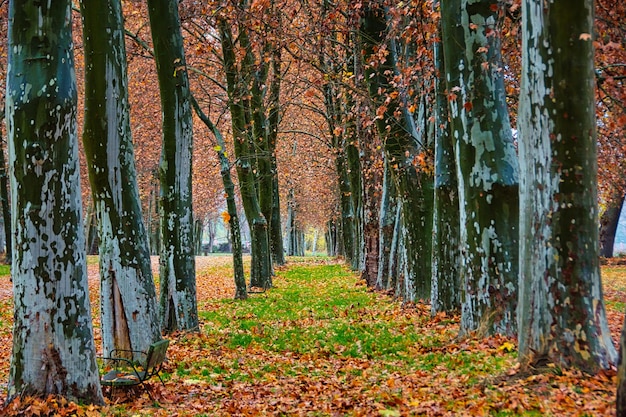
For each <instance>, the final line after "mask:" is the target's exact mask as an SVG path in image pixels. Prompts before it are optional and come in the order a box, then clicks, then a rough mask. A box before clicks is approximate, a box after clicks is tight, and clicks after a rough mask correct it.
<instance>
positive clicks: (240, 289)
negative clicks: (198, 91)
mask: <svg viewBox="0 0 626 417" xmlns="http://www.w3.org/2000/svg"><path fill="white" fill-rule="evenodd" d="M192 104H193V107H194V109H195V110H196V114H197V115H198V117H200V120H202V121H203V122H204V124H205V125H206V126H207V127H208V128H209V130H210V131H211V132H212V133H213V135H214V136H215V141H216V142H217V146H216V147H215V149H216V150H217V156H218V157H219V160H220V175H221V176H222V183H223V184H224V193H225V194H226V207H227V210H228V216H229V217H228V225H229V226H230V232H231V236H232V238H231V239H232V243H233V248H232V252H233V272H234V279H235V299H237V300H245V299H246V298H248V290H247V289H246V276H245V274H244V271H243V251H242V247H241V229H240V226H239V215H238V214H237V204H236V202H235V184H234V183H233V180H232V178H231V176H230V167H231V165H230V161H229V160H228V158H227V157H226V153H225V149H226V145H225V143H224V138H223V136H222V133H221V132H220V131H219V130H218V129H217V127H216V126H215V125H214V124H213V122H212V121H211V119H209V117H208V116H207V115H206V114H205V113H204V112H203V111H202V109H200V106H199V105H198V103H197V101H196V100H195V99H194V98H193V97H192ZM211 240H213V239H211Z"/></svg>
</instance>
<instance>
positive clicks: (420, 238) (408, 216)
mask: <svg viewBox="0 0 626 417" xmlns="http://www.w3.org/2000/svg"><path fill="white" fill-rule="evenodd" d="M359 33H360V34H361V40H362V42H363V48H364V53H363V56H364V59H365V61H366V64H367V65H366V69H365V79H366V80H367V83H368V89H369V94H370V97H371V98H372V102H373V104H374V107H375V117H374V120H375V121H376V126H377V128H378V132H379V134H380V136H381V137H382V140H383V143H384V149H385V156H386V158H387V161H388V163H389V164H390V165H389V166H390V172H391V174H392V178H393V179H394V182H395V189H396V192H397V196H398V204H400V206H401V210H402V211H401V212H402V223H401V225H402V235H401V238H400V240H399V243H401V246H402V248H401V251H400V252H402V251H406V256H405V257H404V260H405V261H406V272H407V276H406V279H405V281H404V283H403V284H404V285H405V286H404V289H403V291H402V293H403V295H404V296H405V297H406V298H407V299H408V300H414V299H420V300H429V299H430V291H431V268H430V265H431V260H432V258H431V251H432V233H431V230H432V201H433V189H432V174H428V173H426V172H424V171H422V170H420V169H419V168H418V167H419V162H418V161H419V160H420V158H425V155H426V154H427V153H428V145H427V138H426V135H425V134H424V130H422V131H421V132H418V131H417V129H416V127H415V121H414V119H413V116H412V114H411V112H410V111H409V106H408V104H407V103H408V100H409V97H408V96H407V93H406V91H407V90H408V89H406V90H405V89H401V88H400V87H399V85H398V83H397V82H396V81H395V80H396V79H397V78H402V77H401V75H400V64H399V53H398V44H397V41H396V39H395V38H394V37H393V36H391V37H390V38H389V39H386V36H387V35H388V28H387V16H386V14H385V10H384V8H383V7H382V6H381V5H380V4H377V2H370V4H369V5H368V7H367V8H366V9H365V10H364V15H363V19H362V24H361V28H360V32H359ZM419 97H420V99H422V98H424V92H422V93H420V96H419ZM422 104H423V103H422Z"/></svg>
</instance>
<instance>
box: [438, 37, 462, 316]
mask: <svg viewBox="0 0 626 417" xmlns="http://www.w3.org/2000/svg"><path fill="white" fill-rule="evenodd" d="M439 33H441V28H440V30H439ZM434 61H435V66H436V68H437V75H438V77H437V79H436V87H435V94H436V96H435V97H436V99H435V106H436V107H435V203H434V213H433V280H432V294H431V307H432V313H433V314H436V313H438V312H440V311H445V312H451V311H456V310H458V309H459V307H460V299H459V297H460V279H461V277H460V274H459V269H460V266H461V262H460V261H461V254H460V252H459V236H460V232H461V231H460V222H459V198H458V197H459V196H458V184H457V181H456V166H455V157H454V148H453V146H452V136H451V135H450V124H449V123H448V119H449V118H448V114H449V112H448V97H447V94H446V85H445V84H446V83H445V80H444V79H442V77H443V76H444V74H445V70H444V58H443V45H442V44H441V42H436V43H435V45H434Z"/></svg>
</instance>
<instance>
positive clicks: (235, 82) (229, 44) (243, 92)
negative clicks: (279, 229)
mask: <svg viewBox="0 0 626 417" xmlns="http://www.w3.org/2000/svg"><path fill="white" fill-rule="evenodd" d="M218 27H219V32H220V41H221V44H222V54H223V58H224V69H225V72H226V80H227V90H228V98H229V107H230V114H231V123H232V127H233V136H234V142H235V155H236V157H237V165H236V168H237V177H238V179H239V188H240V190H241V200H242V202H243V208H244V211H245V214H246V219H247V221H248V225H249V226H250V235H251V236H250V238H251V239H250V240H251V252H252V266H251V272H250V286H252V287H261V288H264V289H267V288H270V287H271V286H272V272H271V254H270V248H269V235H268V224H267V220H266V219H265V217H264V216H263V213H262V212H261V207H260V205H259V199H258V197H257V192H256V187H255V178H254V173H253V169H252V158H253V156H254V153H253V152H252V151H251V150H250V138H249V133H248V119H247V115H246V113H247V112H248V111H249V105H248V104H247V103H246V97H247V96H248V86H247V84H248V83H247V82H246V77H248V76H249V75H250V74H249V73H248V72H249V71H251V68H250V63H245V62H244V64H245V65H244V67H245V68H243V69H242V70H241V73H240V72H239V71H238V69H237V60H236V55H235V52H236V51H235V44H234V40H233V35H232V30H231V28H230V26H228V22H226V21H225V20H224V19H221V18H220V19H219V20H218ZM239 38H240V43H241V46H242V48H244V50H247V48H248V47H249V43H248V41H247V40H246V36H245V30H244V31H243V33H240V35H239Z"/></svg>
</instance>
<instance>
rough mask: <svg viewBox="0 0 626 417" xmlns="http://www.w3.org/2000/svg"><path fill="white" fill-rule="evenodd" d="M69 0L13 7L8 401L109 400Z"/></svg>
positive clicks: (18, 3)
mask: <svg viewBox="0 0 626 417" xmlns="http://www.w3.org/2000/svg"><path fill="white" fill-rule="evenodd" d="M71 13H72V11H71V2H70V1H68V0H65V1H57V2H55V3H54V4H51V3H50V2H47V3H46V2H39V1H11V2H10V5H9V21H10V24H9V48H8V49H9V66H8V68H9V69H8V74H7V103H6V108H7V127H8V129H7V130H8V136H9V169H10V174H11V189H12V195H11V202H12V212H13V213H14V217H13V224H12V228H13V230H14V235H13V247H14V248H15V253H14V257H13V265H12V274H13V293H14V317H15V323H14V327H13V353H12V357H11V370H10V375H9V386H8V397H9V400H11V399H13V398H15V397H17V396H20V395H39V396H45V395H47V394H58V395H62V396H65V397H67V398H71V399H75V400H80V401H84V402H88V403H103V398H102V391H101V389H100V383H99V377H98V367H97V365H96V358H95V353H96V352H95V347H94V341H93V331H92V324H91V309H90V304H89V293H88V284H87V263H86V254H85V235H84V230H83V224H82V221H81V217H82V211H81V210H82V203H81V193H80V181H79V165H78V135H77V131H76V113H77V93H76V76H75V73H74V55H73V45H72V30H71V22H72V16H71Z"/></svg>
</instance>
